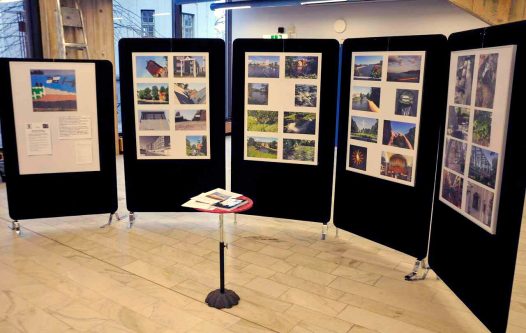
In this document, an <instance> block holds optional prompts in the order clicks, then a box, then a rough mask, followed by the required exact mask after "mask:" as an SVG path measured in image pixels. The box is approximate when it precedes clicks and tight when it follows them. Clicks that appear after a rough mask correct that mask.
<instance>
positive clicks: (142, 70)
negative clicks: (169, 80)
mask: <svg viewBox="0 0 526 333" xmlns="http://www.w3.org/2000/svg"><path fill="white" fill-rule="evenodd" d="M136 59H137V62H136V69H137V77H152V75H151V74H150V73H149V72H148V71H147V70H146V64H147V63H148V60H153V61H155V62H156V63H157V64H159V66H161V67H168V58H167V57H165V56H141V57H137V58H136Z"/></svg>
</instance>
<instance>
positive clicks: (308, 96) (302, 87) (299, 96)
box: [294, 84, 318, 108]
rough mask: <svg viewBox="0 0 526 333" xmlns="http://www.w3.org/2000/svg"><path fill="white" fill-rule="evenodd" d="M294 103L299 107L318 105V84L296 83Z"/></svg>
mask: <svg viewBox="0 0 526 333" xmlns="http://www.w3.org/2000/svg"><path fill="white" fill-rule="evenodd" d="M294 96H295V98H294V105H295V106H299V107H313V108H314V107H316V104H317V100H318V86H316V85H311V84H296V85H295V89H294Z"/></svg>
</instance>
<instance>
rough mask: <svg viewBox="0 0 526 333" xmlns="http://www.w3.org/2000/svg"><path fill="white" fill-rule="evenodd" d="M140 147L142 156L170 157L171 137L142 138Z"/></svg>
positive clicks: (153, 136) (154, 136)
mask: <svg viewBox="0 0 526 333" xmlns="http://www.w3.org/2000/svg"><path fill="white" fill-rule="evenodd" d="M139 147H140V148H139V149H140V155H141V156H168V155H170V152H171V147H170V136H168V135H152V136H140V137H139Z"/></svg>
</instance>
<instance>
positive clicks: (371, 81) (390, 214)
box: [334, 35, 447, 259]
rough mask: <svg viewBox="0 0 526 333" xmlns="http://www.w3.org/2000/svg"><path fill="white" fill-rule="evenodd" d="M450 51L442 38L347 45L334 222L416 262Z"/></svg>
mask: <svg viewBox="0 0 526 333" xmlns="http://www.w3.org/2000/svg"><path fill="white" fill-rule="evenodd" d="M446 49H447V40H446V38H445V37H444V36H442V35H429V36H402V37H379V38H359V39H348V40H346V41H345V42H344V45H343V54H342V74H341V75H342V76H341V77H342V79H341V81H342V83H341V98H340V109H341V110H340V121H339V129H338V131H339V132H338V133H339V138H338V161H337V171H336V172H337V176H336V189H335V199H334V200H335V208H334V223H335V225H336V226H337V227H339V228H342V229H345V230H348V231H351V232H353V233H356V234H358V235H361V236H363V237H366V238H369V239H371V240H374V241H376V242H379V243H382V244H384V245H387V246H389V247H392V248H394V249H397V250H399V251H402V252H405V253H407V254H410V255H412V256H414V257H417V258H418V259H422V258H424V257H425V256H426V253H427V245H428V236H429V225H430V219H431V210H432V201H433V193H434V192H433V190H434V189H433V185H434V179H435V168H436V166H435V165H436V149H437V145H438V138H439V123H440V121H439V119H440V118H439V116H438V115H439V114H440V113H441V112H442V109H443V108H442V105H443V104H444V100H445V94H444V91H445V88H444V87H445V84H446V78H447V76H446V75H447V74H446V68H447V53H446V51H445V50H446ZM350 207H351V208H350ZM352 207H354V208H352ZM380 207H381V208H380ZM378 208H380V209H378Z"/></svg>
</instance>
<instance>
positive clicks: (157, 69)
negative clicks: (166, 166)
mask: <svg viewBox="0 0 526 333" xmlns="http://www.w3.org/2000/svg"><path fill="white" fill-rule="evenodd" d="M132 64H133V86H134V89H135V93H134V105H135V129H136V140H137V159H139V160H146V159H210V142H209V140H208V138H209V137H210V122H209V119H210V104H209V103H210V101H209V100H210V98H209V96H210V92H209V67H208V66H209V54H208V52H133V53H132Z"/></svg>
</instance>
